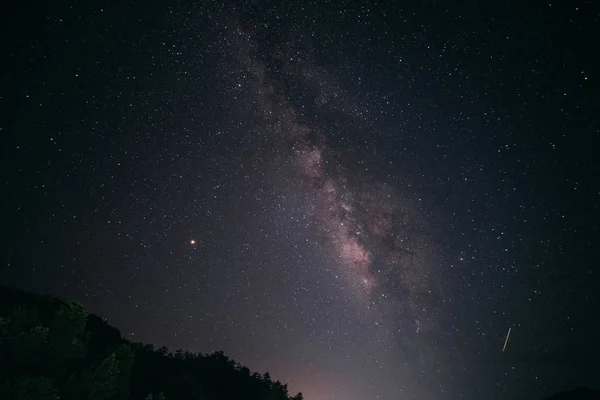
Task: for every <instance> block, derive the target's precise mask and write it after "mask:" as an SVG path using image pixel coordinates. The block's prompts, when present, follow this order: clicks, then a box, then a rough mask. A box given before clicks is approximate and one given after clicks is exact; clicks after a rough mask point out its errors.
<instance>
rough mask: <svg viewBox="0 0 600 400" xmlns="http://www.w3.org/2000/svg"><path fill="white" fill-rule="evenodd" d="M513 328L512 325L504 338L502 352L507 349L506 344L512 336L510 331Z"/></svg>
mask: <svg viewBox="0 0 600 400" xmlns="http://www.w3.org/2000/svg"><path fill="white" fill-rule="evenodd" d="M511 329H512V327H511V328H508V333H507V334H506V339H505V340H504V347H502V352H503V353H504V350H506V344H507V343H508V338H509V337H510V331H511Z"/></svg>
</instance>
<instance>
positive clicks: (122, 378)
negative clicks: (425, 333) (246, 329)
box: [0, 287, 600, 400]
mask: <svg viewBox="0 0 600 400" xmlns="http://www.w3.org/2000/svg"><path fill="white" fill-rule="evenodd" d="M0 299H1V300H2V301H0V399H14V400H58V399H61V400H82V399H90V400H129V399H131V400H138V399H139V400H157V399H162V400H171V399H177V400H186V399H189V400H195V399H202V400H217V399H218V400H228V399H236V400H239V399H247V400H302V394H301V393H298V394H296V395H295V396H291V395H290V394H289V393H288V390H287V385H286V384H282V383H280V382H278V381H273V380H272V379H271V378H270V376H269V374H268V373H265V374H264V375H261V374H258V373H252V372H251V371H250V370H249V369H248V368H246V367H244V366H242V365H240V364H238V363H236V362H235V361H234V360H231V359H229V358H228V357H227V356H226V355H225V354H224V353H223V352H216V353H213V354H206V355H205V354H195V353H190V352H184V351H181V350H178V351H176V352H175V353H169V352H168V350H167V348H165V347H161V348H159V349H155V348H154V347H153V346H152V345H145V344H141V343H132V342H129V341H127V340H125V339H123V338H122V337H121V335H120V333H119V331H118V330H117V329H116V328H114V327H112V326H110V325H108V324H107V323H106V322H105V321H104V320H103V319H102V318H100V317H98V316H97V315H94V314H90V313H88V312H87V311H86V310H85V308H83V307H82V306H80V305H78V304H76V303H69V302H65V301H63V300H60V299H57V298H54V297H50V296H42V295H37V294H32V293H26V292H23V291H20V290H16V289H11V288H5V287H0ZM592 399H594V400H595V399H600V392H599V391H593V390H589V389H584V388H579V389H575V390H573V391H569V392H563V393H558V394H555V395H554V396H552V397H549V398H548V400H592Z"/></svg>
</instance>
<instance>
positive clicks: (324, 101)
mask: <svg viewBox="0 0 600 400" xmlns="http://www.w3.org/2000/svg"><path fill="white" fill-rule="evenodd" d="M232 41H233V42H234V43H235V46H237V49H238V56H239V57H238V60H239V61H240V62H241V63H242V65H244V67H245V68H246V70H247V72H248V74H249V75H250V76H252V77H253V80H252V84H251V87H252V88H253V91H252V94H251V96H255V101H256V103H257V104H259V105H260V107H258V108H257V110H256V111H257V112H258V113H260V115H259V117H260V118H261V119H262V120H263V121H264V124H265V128H266V129H270V130H271V131H272V133H273V134H275V135H278V137H279V138H280V139H281V142H280V143H281V146H284V147H285V148H286V150H287V154H288V156H289V158H290V160H291V163H292V165H293V166H294V168H295V169H296V171H297V174H298V177H299V181H300V182H301V190H302V191H303V192H304V197H305V202H306V204H307V205H308V207H307V212H310V213H311V214H312V215H313V216H314V217H315V218H316V220H317V221H318V224H319V226H320V230H321V233H322V235H323V240H324V242H326V243H327V245H328V246H329V249H330V251H331V254H332V256H333V259H334V260H335V261H336V262H337V264H338V266H339V273H340V274H341V275H343V276H344V278H345V280H346V281H347V283H348V286H349V288H350V290H352V291H353V292H354V294H355V296H356V298H357V300H358V302H359V304H360V307H365V308H366V309H368V310H372V312H374V313H378V315H381V317H382V318H384V319H386V320H387V322H389V324H390V325H389V329H390V331H395V333H393V332H392V333H390V334H391V335H392V336H393V337H394V338H397V340H398V342H397V344H398V345H399V346H400V347H401V348H402V349H403V351H405V352H412V353H414V354H411V355H408V354H406V356H407V357H411V356H412V357H414V360H417V361H419V360H420V361H423V354H424V353H428V349H427V347H428V346H430V344H431V343H430V338H426V337H425V336H424V335H425V334H426V333H427V332H430V331H432V330H433V329H435V328H436V326H437V323H438V317H439V315H438V314H439V305H440V303H439V299H440V298H441V296H442V295H441V293H440V290H441V288H440V285H439V283H437V282H436V281H435V279H434V278H435V272H436V270H438V269H439V267H440V266H439V265H437V263H439V259H436V256H435V254H434V246H433V245H432V244H431V243H430V240H431V239H430V237H431V232H428V231H427V229H428V228H427V224H426V222H425V221H424V220H423V217H422V216H421V214H422V213H421V212H420V210H419V208H418V205H416V204H414V203H413V202H412V201H410V200H409V199H407V198H403V197H402V196H401V195H400V193H399V190H398V188H395V187H392V186H391V185H389V184H387V183H386V182H378V181H377V180H375V179H373V176H374V171H373V172H370V171H369V169H368V168H367V167H366V166H364V165H362V164H363V162H362V161H361V159H360V156H359V158H358V162H357V163H356V165H354V166H352V165H348V157H347V156H346V155H345V153H344V150H343V149H341V150H339V149H335V150H334V149H332V148H331V147H330V146H329V145H328V139H327V130H326V129H321V127H320V126H319V124H318V120H316V121H313V122H305V121H303V119H302V118H301V117H300V116H299V114H300V113H299V112H298V111H297V109H296V108H295V106H294V105H293V104H292V102H291V100H289V99H290V95H289V94H288V93H286V91H285V87H289V86H290V85H291V83H290V82H288V81H291V82H293V84H295V85H300V86H302V87H303V88H304V89H305V91H306V93H309V94H310V96H311V99H312V102H313V104H311V105H307V106H305V107H310V108H312V109H314V110H316V111H317V112H319V113H325V114H327V113H339V114H342V115H345V116H346V118H347V119H353V117H354V116H353V115H352V113H351V112H350V113H349V112H348V109H356V108H357V106H352V105H350V100H349V99H348V98H347V95H346V91H344V90H343V88H341V86H340V84H339V83H338V80H337V79H336V78H335V77H334V76H333V75H332V74H331V73H329V72H327V71H326V70H324V69H323V68H321V67H318V66H315V65H313V64H312V63H311V62H310V61H308V60H303V57H302V55H301V53H300V52H297V51H295V50H291V49H288V50H287V53H290V54H296V57H289V56H286V55H281V54H278V55H276V56H275V57H279V58H280V59H283V60H282V62H283V67H282V69H283V71H284V73H283V74H281V78H280V80H278V79H276V78H274V77H273V76H272V75H271V73H270V71H269V69H268V68H267V67H266V65H265V63H264V62H263V61H262V59H264V58H267V59H268V58H270V57H273V55H272V54H269V53H268V52H267V53H266V54H262V55H261V52H260V45H259V43H257V41H256V38H255V37H254V36H253V34H252V32H251V31H245V30H243V29H241V28H238V29H237V30H235V33H234V34H233V37H232ZM338 99H339V100H338ZM365 129H366V128H365V127H363V128H360V127H359V128H358V129H357V130H358V131H359V132H358V134H359V135H364V136H365V137H366V136H367V135H368V134H372V132H367V131H365ZM354 134H355V135H356V134H357V133H356V132H355V133H354ZM428 361H429V362H435V360H428Z"/></svg>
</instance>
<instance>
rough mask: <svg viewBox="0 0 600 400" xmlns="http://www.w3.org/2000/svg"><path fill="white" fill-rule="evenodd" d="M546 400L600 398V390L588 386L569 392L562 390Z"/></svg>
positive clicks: (597, 399) (589, 399)
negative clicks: (587, 387)
mask: <svg viewBox="0 0 600 400" xmlns="http://www.w3.org/2000/svg"><path fill="white" fill-rule="evenodd" d="M546 400H600V391H598V390H591V389H586V388H577V389H575V390H570V391H567V392H560V393H557V394H555V395H553V396H551V397H547V398H546Z"/></svg>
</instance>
